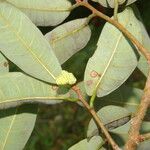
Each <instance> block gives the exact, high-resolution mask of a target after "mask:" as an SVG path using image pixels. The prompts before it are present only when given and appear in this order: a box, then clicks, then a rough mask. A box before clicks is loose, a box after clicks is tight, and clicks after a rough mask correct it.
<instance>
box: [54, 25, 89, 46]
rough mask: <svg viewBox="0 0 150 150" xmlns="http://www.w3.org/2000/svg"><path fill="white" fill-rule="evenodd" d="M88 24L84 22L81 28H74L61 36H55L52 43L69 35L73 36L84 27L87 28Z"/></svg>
mask: <svg viewBox="0 0 150 150" xmlns="http://www.w3.org/2000/svg"><path fill="white" fill-rule="evenodd" d="M86 26H88V25H87V24H86V23H84V24H83V25H82V26H80V27H79V28H77V29H75V30H72V31H70V32H67V33H66V34H64V35H63V36H61V37H59V38H55V39H54V40H52V44H54V43H56V42H58V41H60V40H62V39H63V38H66V37H68V36H71V35H73V34H75V33H77V32H79V31H80V30H82V29H83V28H85V27H86Z"/></svg>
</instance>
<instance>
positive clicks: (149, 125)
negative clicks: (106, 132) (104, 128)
mask: <svg viewBox="0 0 150 150" xmlns="http://www.w3.org/2000/svg"><path fill="white" fill-rule="evenodd" d="M130 122H131V121H130ZM130 122H128V123H126V124H125V125H123V126H120V127H118V128H116V129H113V130H110V132H111V133H112V134H113V137H114V138H115V140H116V142H117V143H118V144H119V145H120V146H123V145H124V144H125V142H126V141H127V139H128V136H129V129H130ZM145 132H150V122H143V124H142V127H141V134H142V133H145Z"/></svg>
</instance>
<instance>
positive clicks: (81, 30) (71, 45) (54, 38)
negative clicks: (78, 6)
mask: <svg viewBox="0 0 150 150" xmlns="http://www.w3.org/2000/svg"><path fill="white" fill-rule="evenodd" d="M87 23H88V18H83V19H76V20H73V21H69V22H67V23H64V24H62V25H60V26H58V27H56V28H55V29H54V30H52V31H51V32H49V33H47V34H46V35H45V38H46V39H47V40H48V42H49V43H50V45H51V46H52V48H53V50H54V53H55V55H56V56H57V58H58V60H59V62H60V63H61V64H63V63H64V62H65V61H66V60H68V59H69V58H70V57H71V56H72V55H73V54H75V53H76V52H78V51H79V50H81V49H82V48H84V47H85V46H86V44H87V43H88V41H89V40H90V37H91V30H90V27H89V26H88V24H87Z"/></svg>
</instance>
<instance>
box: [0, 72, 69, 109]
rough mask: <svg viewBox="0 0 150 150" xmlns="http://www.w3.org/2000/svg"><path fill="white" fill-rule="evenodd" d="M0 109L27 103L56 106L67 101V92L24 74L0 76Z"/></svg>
mask: <svg viewBox="0 0 150 150" xmlns="http://www.w3.org/2000/svg"><path fill="white" fill-rule="evenodd" d="M0 97H1V99H0V109H6V108H10V107H16V106H19V105H21V104H25V103H43V104H55V103H58V102H61V100H64V99H67V97H69V95H68V94H67V93H66V91H63V90H60V89H59V88H58V87H57V86H51V85H49V84H46V83H43V82H41V81H38V80H36V79H34V78H31V77H29V76H27V75H24V74H22V73H18V72H17V73H6V74H2V75H0Z"/></svg>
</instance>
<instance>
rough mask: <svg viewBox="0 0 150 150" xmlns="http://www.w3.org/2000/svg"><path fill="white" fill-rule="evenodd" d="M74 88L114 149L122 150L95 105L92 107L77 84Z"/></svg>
mask: <svg viewBox="0 0 150 150" xmlns="http://www.w3.org/2000/svg"><path fill="white" fill-rule="evenodd" d="M72 89H73V90H74V91H75V92H76V93H77V95H78V98H79V100H80V101H81V102H82V103H83V105H84V106H85V108H86V109H87V110H88V111H89V113H90V114H91V115H92V117H93V119H94V120H95V121H96V123H97V125H98V126H99V127H100V129H101V130H102V132H103V134H104V135H105V137H106V138H107V140H108V142H109V143H110V144H111V146H112V148H113V150H121V149H120V148H119V146H118V145H117V144H116V143H115V141H114V140H113V139H112V137H111V136H110V134H109V132H108V131H107V129H106V128H105V126H104V124H103V122H102V121H101V119H100V118H99V116H98V115H97V113H96V112H95V110H94V108H93V107H92V108H91V107H90V105H89V104H88V103H87V101H86V100H85V99H84V98H83V96H82V93H81V91H80V89H79V88H78V87H77V86H76V85H75V86H73V87H72Z"/></svg>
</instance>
